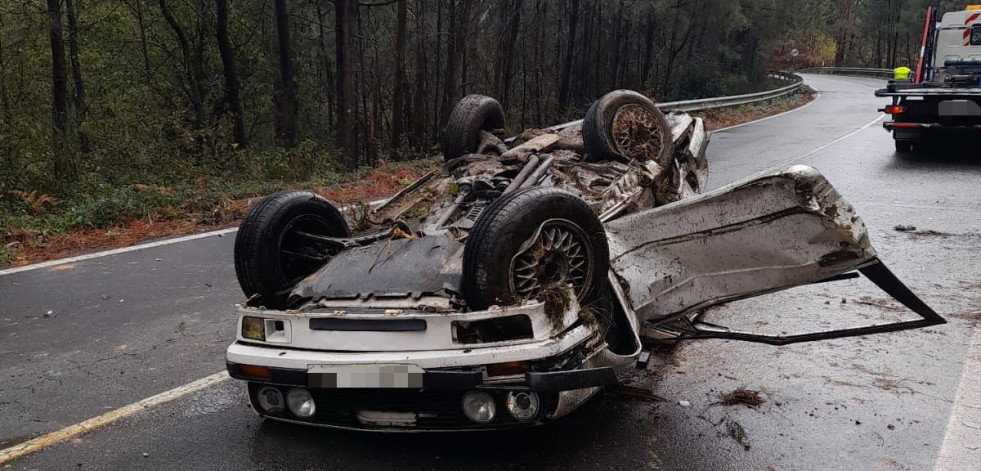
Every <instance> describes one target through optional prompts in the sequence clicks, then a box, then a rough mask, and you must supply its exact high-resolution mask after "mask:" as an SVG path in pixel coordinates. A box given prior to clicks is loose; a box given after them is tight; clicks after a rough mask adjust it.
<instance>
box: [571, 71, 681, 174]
mask: <svg viewBox="0 0 981 471" xmlns="http://www.w3.org/2000/svg"><path fill="white" fill-rule="evenodd" d="M582 137H583V144H584V145H585V148H586V157H585V158H586V160H587V161H589V162H601V161H605V160H616V161H621V162H629V161H630V160H634V159H636V160H638V161H640V162H647V161H651V160H653V161H655V162H656V163H657V164H658V165H660V166H661V167H667V166H668V165H669V164H670V163H671V155H672V153H673V152H674V143H673V142H672V141H671V128H670V127H669V126H668V121H667V120H666V119H665V118H664V113H662V112H661V110H660V109H658V108H657V106H655V105H654V102H653V101H651V100H650V99H649V98H647V97H645V96H644V95H641V94H640V93H637V92H634V91H630V90H616V91H613V92H610V93H607V94H606V95H603V97H601V98H600V99H599V100H596V103H593V105H592V106H590V107H589V110H588V111H586V116H585V118H583V125H582Z"/></svg>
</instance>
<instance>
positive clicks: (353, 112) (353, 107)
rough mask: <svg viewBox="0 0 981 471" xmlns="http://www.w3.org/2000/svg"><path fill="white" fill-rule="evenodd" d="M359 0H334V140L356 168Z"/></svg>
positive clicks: (346, 160) (349, 164)
mask: <svg viewBox="0 0 981 471" xmlns="http://www.w3.org/2000/svg"><path fill="white" fill-rule="evenodd" d="M357 9H358V0H335V1H334V48H335V54H336V58H335V60H334V63H335V64H336V65H337V74H336V75H337V128H336V130H335V141H336V142H337V146H338V147H339V148H340V150H341V161H342V162H343V163H344V165H345V166H347V167H348V168H351V169H353V168H356V167H357V166H358V164H359V163H360V160H361V153H360V148H359V147H358V123H357V107H358V101H357V95H356V92H355V90H354V55H353V52H354V50H355V47H354V40H355V39H356V38H357V27H358V25H357V23H358V11H357Z"/></svg>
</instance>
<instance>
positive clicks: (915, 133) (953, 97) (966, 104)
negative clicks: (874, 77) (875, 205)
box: [876, 5, 981, 153]
mask: <svg viewBox="0 0 981 471" xmlns="http://www.w3.org/2000/svg"><path fill="white" fill-rule="evenodd" d="M937 15H938V11H937V9H936V8H934V7H929V8H928V9H927V18H926V24H925V25H924V28H923V40H922V46H921V49H920V61H919V64H918V65H917V67H916V75H915V76H914V77H913V78H912V80H892V81H890V82H889V84H888V86H887V87H886V88H885V89H881V90H877V91H876V96H880V97H891V98H892V104H891V105H890V106H887V107H885V108H884V109H882V110H881V111H884V112H886V113H887V114H889V115H891V116H892V119H891V120H889V121H886V122H885V123H883V127H884V128H885V129H886V130H887V131H890V132H892V134H893V139H894V140H895V142H896V151H897V152H900V153H902V152H909V151H911V150H913V149H914V148H915V147H917V146H920V145H921V144H923V143H924V142H925V141H927V140H930V139H933V138H934V137H935V136H937V135H939V134H960V135H968V136H981V5H969V6H967V7H965V9H964V10H962V11H953V12H947V13H945V14H944V15H943V16H942V18H941V19H940V20H939V21H938V20H937Z"/></svg>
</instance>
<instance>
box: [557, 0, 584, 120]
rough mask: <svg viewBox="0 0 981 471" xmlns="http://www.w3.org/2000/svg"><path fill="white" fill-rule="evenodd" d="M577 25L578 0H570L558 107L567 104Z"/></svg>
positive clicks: (563, 106)
mask: <svg viewBox="0 0 981 471" xmlns="http://www.w3.org/2000/svg"><path fill="white" fill-rule="evenodd" d="M578 26H579V0H572V11H571V12H570V13H569V36H568V38H567V39H566V47H565V60H564V61H563V62H562V79H561V85H560V86H559V107H561V108H566V107H568V105H569V84H570V82H571V80H572V61H573V59H574V58H575V55H574V54H575V50H576V29H577V28H578Z"/></svg>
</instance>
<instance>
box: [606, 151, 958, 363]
mask: <svg viewBox="0 0 981 471" xmlns="http://www.w3.org/2000/svg"><path fill="white" fill-rule="evenodd" d="M606 229H607V235H608V237H609V242H610V260H611V269H612V271H613V272H614V274H615V275H616V277H617V279H618V281H619V284H620V288H621V289H622V291H623V294H624V297H625V298H626V299H625V300H626V304H628V305H629V306H625V307H627V308H628V309H632V310H633V311H634V313H635V314H636V316H637V318H638V321H639V322H640V323H641V324H643V325H645V326H647V327H653V328H655V329H657V330H658V331H660V332H662V333H665V334H668V335H669V336H670V337H674V338H678V339H694V338H725V339H735V340H745V341H751V342H761V343H768V344H774V345H783V344H789V343H796V342H807V341H813V340H822V339H830V338H840V337H851V336H858V335H867V334H873V333H881V332H892V331H898V330H906V329H914V328H919V327H926V326H930V325H936V324H942V323H945V321H944V319H943V318H942V317H940V316H939V315H938V314H937V313H936V312H934V311H933V309H931V308H930V307H929V306H927V305H926V304H925V303H924V302H923V301H921V300H920V299H919V298H918V297H917V296H916V295H915V294H913V292H912V291H910V290H909V289H908V288H907V287H906V286H905V285H904V284H903V283H902V282H901V281H900V280H899V279H898V278H896V276H895V275H893V274H892V272H890V271H889V269H888V268H886V266H885V265H884V264H883V263H882V262H881V261H880V260H879V259H878V258H877V256H876V252H875V249H874V248H872V245H871V244H870V243H869V237H868V233H867V231H866V228H865V225H864V223H863V222H862V220H861V219H860V218H859V217H858V216H856V215H855V211H854V208H852V206H851V205H850V204H848V203H847V202H846V201H845V200H844V199H843V198H842V197H841V195H839V194H838V192H837V191H836V190H835V189H834V188H833V187H832V186H831V184H830V183H829V182H828V181H827V179H825V178H824V176H823V175H821V174H820V173H819V172H818V171H817V170H815V169H813V168H811V167H806V166H794V167H791V168H789V169H787V170H783V171H779V172H776V173H771V174H766V175H760V176H754V177H750V178H749V179H746V180H743V181H739V182H736V183H733V184H731V185H728V186H726V187H723V188H719V189H717V190H715V191H712V192H709V193H706V194H703V195H700V196H696V197H691V198H686V199H684V200H682V201H679V202H677V203H674V204H670V205H666V206H662V207H659V208H654V209H651V210H647V211H642V212H638V213H634V214H631V215H629V216H625V217H622V218H619V219H616V220H613V221H610V222H607V223H606ZM856 272H857V273H856ZM859 273H861V274H862V275H864V276H866V277H867V278H869V279H870V280H871V281H872V282H874V283H875V284H876V285H878V286H879V287H880V288H881V289H882V290H883V291H885V292H886V293H888V294H889V295H891V296H892V297H894V298H895V299H896V300H897V301H899V302H900V303H902V304H903V305H905V306H906V307H908V308H909V309H911V310H912V311H914V312H915V313H917V314H918V315H919V316H920V317H921V319H917V320H909V321H900V322H894V323H890V324H878V325H870V326H865V327H855V328H848V329H840V330H831V331H824V332H813V333H802V334H792V335H761V334H754V333H749V332H738V331H734V330H732V329H728V328H725V327H721V326H716V325H712V324H708V323H704V322H700V321H698V320H697V315H696V313H698V312H699V311H700V310H701V309H703V308H705V307H708V306H711V305H714V304H719V303H724V302H727V301H732V300H736V299H742V298H748V297H752V296H757V295H761V294H765V293H770V292H774V291H779V290H783V289H787V288H791V287H795V286H800V285H804V284H809V283H818V282H824V281H832V280H837V279H844V278H853V277H857V276H859V275H858V274H859Z"/></svg>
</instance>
